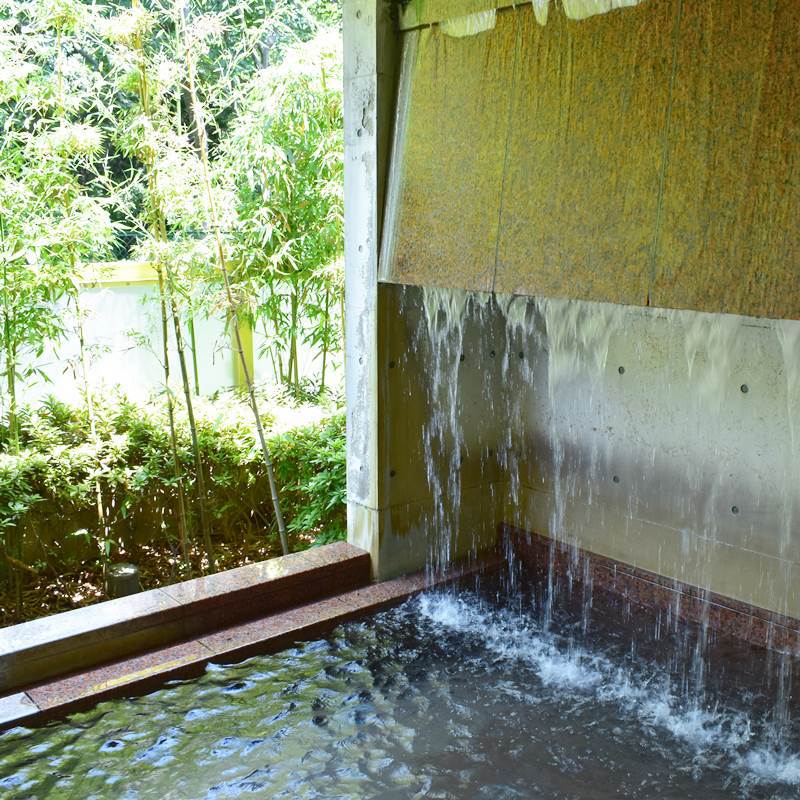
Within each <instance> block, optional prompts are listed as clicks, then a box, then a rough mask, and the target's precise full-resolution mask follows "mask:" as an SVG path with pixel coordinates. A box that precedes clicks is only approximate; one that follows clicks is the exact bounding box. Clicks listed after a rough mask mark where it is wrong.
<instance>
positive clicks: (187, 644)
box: [0, 548, 500, 729]
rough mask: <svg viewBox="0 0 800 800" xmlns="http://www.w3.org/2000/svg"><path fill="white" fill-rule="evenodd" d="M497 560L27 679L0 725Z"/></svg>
mask: <svg viewBox="0 0 800 800" xmlns="http://www.w3.org/2000/svg"><path fill="white" fill-rule="evenodd" d="M320 549H322V548H320ZM353 549H355V548H353ZM276 560H279V559H276ZM499 566H500V557H499V556H498V555H497V554H491V555H488V556H486V557H484V558H481V559H479V560H477V561H474V562H472V563H470V564H463V565H460V566H456V567H454V568H453V569H452V570H450V571H449V572H447V573H445V574H442V575H439V576H437V577H436V578H433V579H431V578H430V577H427V576H425V575H422V574H415V575H408V576H404V577H401V578H397V579H395V580H390V581H384V582H382V583H375V584H367V585H363V586H361V587H358V588H355V589H349V590H346V591H345V590H343V591H342V592H341V593H339V594H336V595H335V596H332V597H326V598H322V599H318V600H314V601H312V602H307V603H303V604H300V605H297V606H294V607H292V608H287V609H283V610H280V611H276V612H273V613H269V614H266V615H262V616H260V617H257V618H251V619H248V620H246V621H243V622H239V623H237V624H233V625H228V626H225V627H222V628H217V629H210V630H209V631H208V632H207V633H205V634H204V635H200V636H196V637H194V638H191V639H188V640H186V641H181V642H177V643H173V644H170V645H167V646H162V647H156V648H152V649H149V650H147V651H146V652H140V653H137V654H130V655H128V656H127V657H125V658H118V659H115V660H113V661H109V662H106V663H103V664H99V665H96V666H94V667H91V668H88V669H81V670H76V671H74V672H72V673H70V674H67V675H63V676H59V677H56V678H51V679H49V680H44V681H37V682H31V683H30V684H29V685H26V686H23V687H20V689H19V690H18V691H16V692H14V693H12V694H8V695H7V696H5V697H0V729H4V728H9V727H14V726H16V725H36V724H40V723H42V722H45V721H47V720H49V719H59V718H63V717H64V716H65V715H66V714H68V713H71V712H73V711H78V710H81V709H85V708H90V707H91V706H93V705H95V704H96V703H98V702H100V701H102V700H107V699H111V698H114V697H126V696H127V697H131V696H136V695H140V694H143V693H146V692H148V691H152V690H153V689H156V688H158V687H159V686H161V685H163V683H164V682H165V681H167V680H172V679H177V678H191V677H195V676H197V675H199V674H201V673H202V671H203V670H204V668H205V666H206V665H207V664H209V663H212V662H213V663H223V664H224V663H232V662H235V661H241V660H242V659H244V658H248V657H250V656H254V655H261V654H266V653H274V652H278V651H280V650H283V649H285V648H287V647H289V646H291V645H293V644H295V643H297V642H300V641H306V640H309V639H314V638H317V637H319V636H322V635H324V634H325V633H327V632H329V631H330V630H332V629H333V628H334V627H336V626H337V625H339V624H341V623H343V622H347V621H349V620H352V619H357V618H359V617H362V616H368V615H370V614H374V613H375V612H377V611H379V610H381V609H382V608H385V607H388V606H391V605H395V604H397V603H401V602H403V601H404V600H406V599H407V598H409V597H411V596H412V595H414V594H416V593H418V592H421V591H423V590H424V589H427V588H430V587H432V586H434V585H437V584H440V583H446V582H450V581H455V580H458V579H461V578H464V577H467V576H469V575H471V574H473V573H476V572H480V571H484V570H495V569H498V568H499ZM219 574H220V575H223V574H224V573H219ZM215 577H216V576H215Z"/></svg>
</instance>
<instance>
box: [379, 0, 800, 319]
mask: <svg viewBox="0 0 800 800" xmlns="http://www.w3.org/2000/svg"><path fill="white" fill-rule="evenodd" d="M798 19H800V3H798V2H797V1H796V0H742V2H730V0H653V2H648V3H643V4H641V5H639V6H637V7H634V8H628V9H622V10H619V11H614V12H611V13H609V14H605V15H602V16H598V17H593V18H590V19H587V20H583V21H573V20H568V19H566V18H565V16H564V13H563V10H561V8H560V6H559V5H557V4H554V5H551V8H550V19H549V21H548V24H547V25H546V26H545V27H543V28H541V27H539V26H538V25H537V24H536V23H535V21H534V16H533V13H532V10H531V7H530V6H529V5H525V6H524V7H521V8H518V9H516V10H505V11H501V12H499V13H498V14H497V27H496V28H495V30H493V31H489V32H487V33H483V34H480V35H478V36H474V37H469V38H466V39H458V40H455V39H447V38H446V37H444V36H443V34H441V33H440V32H437V30H436V28H435V27H434V28H432V29H427V30H423V31H419V34H420V36H421V37H423V39H424V40H425V41H424V43H423V40H422V39H421V41H420V45H421V47H420V52H419V54H418V57H417V60H416V62H415V65H414V74H413V75H412V79H411V81H410V84H411V87H412V93H411V102H410V112H409V124H408V129H407V136H406V140H405V148H404V151H403V157H402V175H403V179H402V186H401V189H400V191H399V192H398V197H399V202H398V203H397V206H398V208H399V209H400V216H399V217H396V221H397V228H396V236H395V241H396V243H397V249H396V251H395V257H394V258H391V259H385V260H384V263H383V264H382V265H381V273H380V275H381V279H382V280H385V281H390V282H400V283H413V284H421V285H437V286H451V287H459V288H470V289H479V290H485V289H487V288H490V287H491V288H493V289H494V290H496V291H498V292H511V293H520V294H528V295H545V296H553V297H568V298H576V299H586V300H599V301H612V302H617V303H624V304H632V305H648V304H649V305H653V306H660V307H666V308H691V309H696V310H700V311H724V312H728V313H737V314H745V315H750V316H765V317H775V318H793V319H794V318H799V317H800V246H798V245H799V244H800V243H799V242H798V237H800V225H798V220H800V214H798V212H800V163H799V162H800V71H798V69H797V63H798V59H800V37H799V36H798V35H797V25H798ZM405 35H409V34H405ZM510 98H511V100H510V102H511V103H512V105H511V106H510V107H509V105H508V104H509V99H510ZM509 108H510V111H511V113H510V114H507V113H506V112H507V111H508V110H509ZM395 166H397V165H396V164H395ZM498 212H499V213H500V225H499V228H498V226H497V224H496V223H495V219H496V216H495V215H496V214H498ZM498 230H499V240H498V239H497V232H498Z"/></svg>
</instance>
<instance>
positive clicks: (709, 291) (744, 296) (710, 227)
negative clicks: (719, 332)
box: [653, 0, 800, 318]
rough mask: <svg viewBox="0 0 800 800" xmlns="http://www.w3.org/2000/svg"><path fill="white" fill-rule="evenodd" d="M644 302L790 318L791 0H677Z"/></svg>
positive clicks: (797, 268) (795, 300) (793, 299)
mask: <svg viewBox="0 0 800 800" xmlns="http://www.w3.org/2000/svg"><path fill="white" fill-rule="evenodd" d="M680 11H681V18H680V28H679V37H678V46H677V47H676V50H675V64H674V78H673V81H672V83H673V90H672V103H671V110H670V121H669V135H668V150H667V153H666V166H665V181H664V194H663V201H662V209H661V217H660V220H659V225H658V251H657V258H656V262H655V273H654V284H653V305H656V306H670V307H679V308H695V309H700V310H703V311H736V312H739V313H744V314H749V315H751V316H767V317H790V318H798V317H800V67H799V65H798V62H799V61H800V33H799V32H798V25H800V3H798V2H795V0H737V2H721V0H717V1H716V2H708V1H707V0H683V2H682V3H681V5H680Z"/></svg>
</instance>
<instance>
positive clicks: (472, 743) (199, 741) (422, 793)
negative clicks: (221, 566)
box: [0, 590, 800, 800]
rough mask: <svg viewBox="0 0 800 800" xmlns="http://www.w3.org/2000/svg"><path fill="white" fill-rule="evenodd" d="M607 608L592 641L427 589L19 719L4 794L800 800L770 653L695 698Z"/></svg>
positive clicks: (1, 763)
mask: <svg viewBox="0 0 800 800" xmlns="http://www.w3.org/2000/svg"><path fill="white" fill-rule="evenodd" d="M515 608H519V606H518V605H515ZM600 616H601V617H602V618H603V620H604V623H603V624H600V625H595V626H594V628H593V630H592V631H591V633H590V634H589V635H587V636H585V637H580V636H576V634H575V631H576V630H577V631H580V630H581V627H580V626H579V625H576V624H575V620H574V619H572V618H570V617H569V615H568V614H567V615H565V616H564V618H563V619H561V620H560V622H559V623H558V624H556V625H554V626H553V627H552V629H551V630H549V631H544V630H543V629H542V628H541V626H540V625H539V624H538V622H537V617H536V615H535V614H533V613H530V611H526V612H520V611H519V610H515V611H512V610H510V609H509V608H505V607H503V606H502V605H498V604H497V603H495V602H494V601H493V600H492V599H491V595H490V594H489V593H488V592H487V591H485V592H484V593H483V594H478V593H476V592H473V591H468V590H462V591H459V592H455V591H454V592H450V593H430V594H425V595H422V596H420V597H419V598H416V599H414V600H411V601H409V602H407V603H406V604H404V605H403V606H401V607H399V608H397V609H393V610H390V611H387V612H383V613H381V614H378V615H377V616H375V617H374V618H373V619H371V620H369V621H366V622H360V623H350V624H347V625H344V626H342V627H340V628H338V629H337V630H336V631H334V632H333V633H332V634H331V636H330V637H328V638H327V639H324V640H320V641H318V642H313V643H310V644H307V645H304V646H301V647H296V648H293V649H290V650H287V651H285V652H283V653H279V654H276V655H272V656H266V657H260V658H255V659H251V660H249V661H247V662H244V663H242V664H238V665H234V666H227V667H220V666H211V667H209V668H208V670H207V671H206V673H205V674H204V675H203V676H202V677H200V678H199V679H196V680H193V681H186V682H171V683H170V684H169V685H167V686H165V687H164V688H162V689H161V690H159V691H157V692H154V693H153V694H150V695H147V696H145V697H139V698H131V699H127V700H121V701H113V702H108V703H103V704H101V705H99V706H98V707H97V708H95V709H93V710H92V711H89V712H85V713H81V714H76V715H74V716H72V717H70V718H69V720H67V721H66V722H63V723H54V724H50V725H48V726H46V727H43V728H40V729H35V730H29V729H25V728H16V729H14V730H12V731H8V732H6V733H5V734H3V735H2V736H0V796H2V797H6V796H7V797H11V798H36V799H37V800H39V799H40V798H66V797H76V798H78V797H80V798H88V797H92V798H101V799H102V798H114V800H118V799H119V798H126V799H127V798H130V799H131V800H135V799H137V798H150V797H153V798H159V800H162V798H163V800H170V798H176V799H179V800H191V799H192V798H229V797H269V798H283V797H285V798H292V800H296V799H297V798H326V800H327V799H329V798H334V797H338V798H354V799H355V798H358V799H359V800H361V799H362V798H389V800H391V798H398V800H399V798H415V797H418V798H423V797H424V798H445V799H447V798H483V797H485V798H492V800H496V799H497V798H517V797H525V798H530V797H540V798H577V797H580V798H582V800H583V799H586V800H591V799H592V798H598V799H599V798H608V797H611V796H617V797H624V798H643V799H644V798H659V797H662V798H677V797H680V798H702V800H714V798H725V797H742V798H745V797H746V798H776V799H781V800H783V799H784V798H796V797H798V796H800V742H798V731H797V726H796V725H794V723H792V722H787V721H786V719H785V718H784V719H783V720H782V722H781V725H780V726H777V725H776V724H773V723H772V722H770V721H769V718H770V716H769V710H770V698H769V696H768V694H765V691H764V689H763V687H764V685H765V684H764V680H763V671H764V670H768V669H769V668H770V663H771V662H770V661H769V659H767V658H765V657H762V656H754V655H752V653H751V652H750V651H748V652H750V655H746V654H744V651H742V653H736V652H734V653H733V654H729V655H728V656H725V658H727V659H728V661H730V662H731V663H730V665H728V661H725V659H724V658H723V657H722V656H720V657H719V658H718V659H717V661H715V662H714V664H715V667H716V669H717V671H718V673H719V674H725V675H726V676H728V675H730V674H733V672H735V673H736V674H737V675H740V676H743V677H742V680H743V681H744V683H745V684H747V683H748V681H749V685H741V686H740V685H733V684H732V683H731V682H729V681H721V684H722V685H720V686H718V687H711V688H709V689H708V690H707V691H706V692H705V693H703V694H694V695H693V694H692V693H691V692H686V691H685V687H684V685H683V683H682V682H681V680H680V677H679V673H680V670H679V669H678V667H679V666H680V665H679V664H678V663H677V661H676V659H675V658H674V657H670V658H668V657H665V658H664V659H662V660H661V661H659V657H658V651H659V648H658V647H656V648H655V649H654V650H653V652H654V653H656V655H655V656H652V657H651V656H650V655H648V656H644V655H637V654H635V653H632V648H631V646H630V643H629V642H628V640H626V639H625V631H624V630H623V625H622V623H621V622H620V618H619V617H615V616H614V615H613V614H612V613H610V612H609V613H607V614H605V615H600ZM660 647H661V650H666V649H667V648H668V647H669V645H668V643H666V642H665V643H663V644H662V645H661V646H660ZM747 658H750V659H754V660H752V663H751V662H748V664H750V666H749V667H747V668H744V667H742V663H743V661H742V659H745V660H746V659H747ZM759 659H760V660H759ZM729 666H730V669H729ZM734 667H735V669H734ZM730 670H733V672H731V671H730ZM737 670H738V671H737ZM748 670H749V671H748ZM760 671H761V672H760Z"/></svg>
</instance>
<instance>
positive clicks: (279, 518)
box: [184, 42, 289, 555]
mask: <svg viewBox="0 0 800 800" xmlns="http://www.w3.org/2000/svg"><path fill="white" fill-rule="evenodd" d="M184 51H185V57H186V68H187V72H188V77H189V97H190V99H191V103H192V112H193V116H194V121H195V128H196V133H197V138H198V142H199V144H200V160H201V164H202V167H203V182H204V185H205V190H206V199H207V202H208V210H209V215H210V217H211V226H212V228H213V230H214V238H215V244H216V257H217V265H218V267H219V270H220V272H221V274H222V278H223V282H224V285H225V297H226V301H227V303H228V312H229V316H230V319H231V324H232V325H233V331H234V341H235V343H236V349H237V350H238V355H239V360H240V361H241V365H242V374H243V376H244V379H245V383H246V385H247V393H248V395H249V398H250V407H251V409H252V411H253V417H254V419H255V424H256V431H257V433H258V440H259V443H260V445H261V452H262V455H263V457H264V463H265V465H266V468H267V478H268V480H269V488H270V495H271V499H272V507H273V509H274V512H275V522H276V523H277V526H278V535H279V537H280V540H281V549H282V550H283V553H284V555H287V554H288V553H289V539H288V536H287V533H286V523H285V522H284V519H283V514H282V513H281V504H280V498H279V496H278V487H277V482H276V481H275V470H274V468H273V464H272V456H271V454H270V451H269V446H268V445H267V439H266V436H265V435H264V426H263V425H262V423H261V414H260V413H259V410H258V402H257V400H256V392H255V387H254V385H253V376H252V375H251V374H250V369H249V367H248V365H247V359H246V358H245V354H244V347H243V345H242V337H241V333H240V332H239V311H238V306H237V304H236V302H235V301H234V297H233V291H232V289H231V281H230V275H229V273H228V264H227V260H226V257H225V248H224V245H223V242H222V234H221V232H220V222H219V214H218V213H217V206H216V202H215V198H214V191H213V187H212V185H211V172H210V168H209V163H208V139H207V135H206V126H205V121H204V119H203V111H202V107H201V105H200V100H199V97H198V95H197V85H196V80H195V71H194V61H193V58H192V54H191V49H190V47H189V45H188V43H186V42H184Z"/></svg>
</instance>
